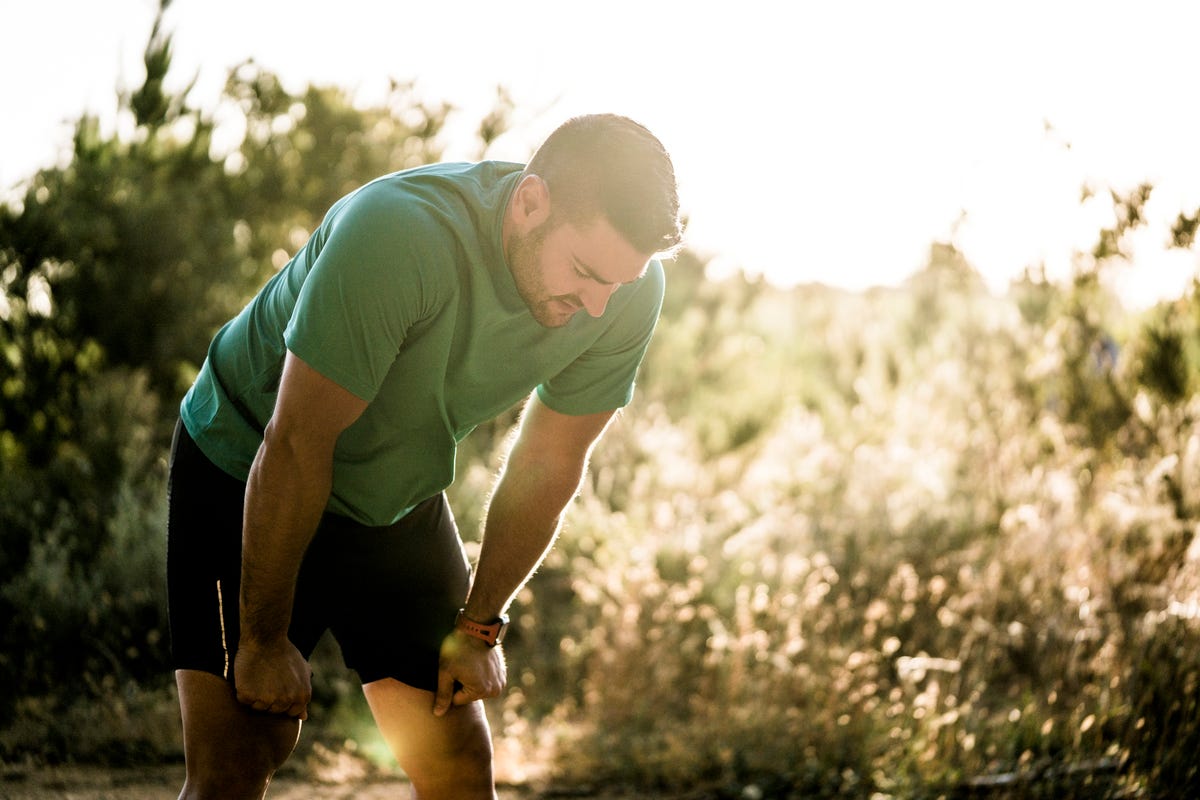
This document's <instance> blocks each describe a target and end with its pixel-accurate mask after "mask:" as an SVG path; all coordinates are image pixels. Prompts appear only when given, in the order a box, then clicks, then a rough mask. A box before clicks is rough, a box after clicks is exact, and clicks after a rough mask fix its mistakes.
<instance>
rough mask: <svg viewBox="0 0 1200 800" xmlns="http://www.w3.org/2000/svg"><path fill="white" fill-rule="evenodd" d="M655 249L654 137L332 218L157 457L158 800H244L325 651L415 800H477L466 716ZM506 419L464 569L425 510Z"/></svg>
mask: <svg viewBox="0 0 1200 800" xmlns="http://www.w3.org/2000/svg"><path fill="white" fill-rule="evenodd" d="M680 239H681V230H680V222H679V203H678V197H677V193H676V187H675V176H674V170H673V167H672V164H671V160H670V157H669V156H668V154H667V153H666V151H665V150H664V149H663V147H662V145H661V144H660V143H659V141H658V140H657V139H656V138H655V137H654V136H653V135H652V134H651V133H650V132H649V131H647V130H646V129H645V128H643V127H642V126H641V125H638V124H637V123H635V122H633V121H631V120H629V119H627V118H624V117H619V116H615V115H594V116H586V117H579V118H576V119H573V120H571V121H569V122H567V123H566V124H564V125H563V126H562V127H560V128H559V129H558V130H557V131H555V132H554V133H553V134H552V135H551V136H550V137H549V138H548V139H547V140H546V141H545V143H544V144H543V145H542V146H541V147H540V148H539V149H538V151H537V153H536V154H535V155H534V157H533V159H532V160H531V161H530V163H529V164H528V165H527V166H525V167H524V168H522V167H521V165H517V164H508V163H499V162H483V163H480V164H442V165H435V166H430V167H423V168H419V169H415V170H409V171H405V172H400V173H396V174H393V175H389V176H385V177H383V178H380V179H378V180H376V181H373V182H371V183H369V184H367V185H366V186H364V187H362V188H360V189H359V190H357V191H355V192H353V193H351V194H350V195H348V196H346V197H344V198H343V199H341V200H340V201H338V202H337V203H336V204H334V206H333V207H332V208H331V209H330V211H329V213H328V214H327V215H326V217H325V219H324V221H323V222H322V224H321V225H320V227H319V228H318V229H317V230H316V231H315V232H314V233H313V235H312V237H311V238H310V240H309V241H308V243H307V244H306V245H305V246H304V248H303V249H301V250H300V252H298V253H297V254H296V256H295V257H294V258H293V259H292V260H291V262H289V264H288V265H287V266H286V267H285V268H284V269H283V270H281V271H280V272H279V273H278V274H276V275H275V276H274V277H273V278H272V279H271V280H270V281H269V282H268V283H267V284H266V285H265V286H264V288H263V289H262V290H261V291H260V293H259V294H258V295H257V296H256V297H255V298H254V300H253V301H252V302H251V303H250V304H249V305H247V307H246V308H245V309H243V311H242V312H241V313H240V314H239V315H238V316H237V317H235V318H234V319H233V320H231V321H230V322H229V323H228V324H227V325H226V326H225V327H224V328H222V329H221V331H220V332H219V333H218V334H217V336H216V337H215V338H214V340H213V342H212V344H211V346H210V348H209V353H208V358H207V359H206V360H205V363H204V365H203V367H202V369H201V371H200V374H199V376H198V378H197V379H196V382H195V384H194V385H193V386H192V388H191V390H190V391H189V392H188V394H187V396H186V397H185V399H184V401H183V404H182V407H181V424H180V425H179V426H178V427H177V429H176V441H175V443H174V445H173V447H172V458H171V462H172V463H171V485H170V490H169V491H170V498H171V503H170V519H169V524H168V578H169V595H170V605H171V634H172V647H173V653H174V659H175V666H176V668H177V672H176V680H177V684H178V687H179V699H180V706H181V710H182V715H183V727H184V748H185V754H186V760H187V778H186V783H185V785H184V788H183V792H182V794H181V797H188V798H192V797H197V798H198V797H222V798H236V797H262V796H263V794H264V793H265V791H266V787H267V784H268V782H269V781H270V779H271V776H272V775H273V773H274V771H275V770H276V769H277V768H278V766H279V765H280V764H282V763H283V761H284V760H285V759H286V758H287V757H288V755H290V753H291V751H292V750H293V748H294V747H295V744H296V741H297V739H298V736H299V730H300V725H301V720H303V719H305V718H306V716H307V704H308V702H309V699H310V697H311V686H310V677H311V673H310V670H309V666H308V663H307V658H308V656H309V655H310V653H311V651H312V649H313V647H314V646H315V644H316V642H317V639H318V638H319V637H320V636H321V635H322V634H323V632H324V631H325V630H327V629H328V630H331V631H332V633H333V635H334V636H335V637H336V639H337V641H338V643H339V645H340V647H341V650H342V654H343V657H344V658H345V660H346V663H347V665H348V666H350V667H351V668H353V669H355V670H356V671H357V672H358V674H359V677H360V678H361V680H362V681H363V690H364V693H365V695H366V698H367V701H368V704H369V706H370V708H371V711H372V713H373V714H374V716H375V720H376V722H377V724H378V725H379V727H380V729H381V731H382V733H383V735H384V737H385V738H386V739H387V741H388V743H389V744H390V746H391V748H392V750H393V752H394V753H395V756H396V758H397V760H398V761H399V763H400V765H401V767H402V768H403V769H404V770H405V772H406V773H407V774H408V776H409V777H410V778H411V780H412V783H413V789H414V793H415V794H416V796H418V797H420V798H422V800H437V799H438V798H455V800H464V799H465V798H494V797H495V789H494V786H493V779H492V750H491V736H490V732H489V730H488V727H487V722H486V719H485V716H484V712H483V708H482V703H481V702H479V701H480V700H482V699H484V698H488V697H495V696H496V695H498V694H499V693H500V692H501V690H502V689H503V688H504V684H505V666H504V660H503V656H502V653H501V649H500V647H499V646H498V645H499V641H500V638H501V637H502V635H503V631H504V628H505V627H506V626H507V620H506V619H505V617H504V611H505V609H506V608H507V606H508V604H509V602H510V601H511V599H512V598H513V596H514V595H515V594H516V592H517V591H518V589H519V588H520V587H521V586H522V585H523V584H524V582H525V581H526V580H528V578H529V576H530V574H532V572H533V571H534V570H535V569H536V567H537V565H538V564H539V563H540V562H541V560H542V557H543V556H544V554H545V552H546V551H547V549H548V548H549V547H550V545H551V543H552V541H553V539H554V537H555V535H556V532H557V529H558V524H559V519H560V517H561V514H562V512H563V509H564V508H565V506H566V504H567V503H568V502H569V500H570V499H571V497H572V496H573V495H574V493H575V492H576V491H577V489H578V486H579V483H580V481H581V480H582V476H583V473H584V470H585V468H586V463H587V458H588V453H589V452H590V450H591V448H592V446H593V444H594V443H595V442H596V441H597V439H598V438H599V437H600V435H601V433H602V432H603V431H604V429H605V427H606V426H607V424H608V422H609V420H610V419H611V418H612V416H613V414H614V413H615V411H616V410H617V409H619V408H621V407H623V406H624V405H626V404H627V403H628V402H629V400H630V399H631V396H632V391H633V381H634V376H635V373H636V371H637V368H638V365H639V364H640V361H641V359H642V356H643V354H644V353H645V349H646V346H647V344H648V342H649V339H650V335H651V333H652V331H653V328H654V325H655V322H656V320H657V317H658V311H659V308H660V306H661V302H662V295H663V273H662V267H661V265H660V264H659V262H658V261H656V260H654V259H653V256H654V255H655V254H656V253H664V252H669V251H671V250H673V249H674V248H676V247H678V245H679V242H680ZM580 312H583V313H580ZM533 389H536V391H534V392H533V394H532V395H530V392H531V390H533ZM526 397H528V398H529V400H528V402H527V404H526V406H525V408H524V411H523V413H522V416H521V423H520V430H519V434H518V436H517V438H516V439H515V441H514V444H513V446H512V449H511V452H510V453H509V456H508V459H507V462H506V465H505V469H504V471H503V473H502V475H501V477H500V479H499V481H498V483H497V485H496V488H495V491H494V493H493V496H492V499H491V501H490V502H489V507H488V513H487V521H486V524H485V527H484V538H483V544H482V549H481V552H480V555H479V561H478V564H477V565H476V567H475V571H474V574H473V575H472V574H471V571H470V568H469V565H468V564H467V563H466V559H465V556H464V552H463V547H462V543H461V540H460V538H459V536H458V532H457V529H456V527H455V524H454V519H453V516H452V515H451V512H450V510H449V508H448V507H447V506H446V502H445V499H444V496H443V494H442V490H443V489H444V488H445V487H446V486H447V485H448V484H449V483H450V481H451V479H452V477H453V474H454V451H455V445H456V444H457V442H458V441H460V440H461V439H462V438H463V437H465V436H466V435H467V434H468V433H469V432H470V431H471V430H472V429H473V428H474V427H475V426H476V425H477V424H478V423H480V422H482V421H484V420H487V419H490V418H492V417H494V416H496V415H497V414H499V413H501V412H503V411H505V410H506V409H508V408H511V407H512V406H514V405H515V404H517V403H519V402H520V401H521V400H523V399H525V398H526Z"/></svg>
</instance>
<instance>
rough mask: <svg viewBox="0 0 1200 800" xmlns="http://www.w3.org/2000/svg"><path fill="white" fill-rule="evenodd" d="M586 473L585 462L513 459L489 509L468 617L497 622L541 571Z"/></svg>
mask: <svg viewBox="0 0 1200 800" xmlns="http://www.w3.org/2000/svg"><path fill="white" fill-rule="evenodd" d="M514 455H516V454H514ZM583 470H584V464H583V462H582V461H580V462H578V463H575V462H569V463H566V464H559V465H557V466H552V465H547V464H545V463H544V462H537V461H532V462H527V461H524V460H521V459H518V460H516V461H515V462H514V461H513V460H511V459H510V463H509V465H508V466H507V467H506V469H505V471H504V474H503V475H502V476H501V478H500V482H499V483H498V484H497V486H496V490H495V492H494V493H493V495H492V499H491V502H490V504H489V506H488V512H487V522H486V524H485V526H484V535H483V546H482V548H481V550H480V553H479V563H478V565H477V568H476V571H475V577H474V580H473V581H472V585H471V591H470V594H469V596H468V598H467V602H466V606H465V610H466V613H467V616H469V617H471V618H472V619H477V620H480V621H485V620H490V619H494V618H495V617H496V616H498V615H499V614H500V613H502V612H503V610H504V609H505V608H506V607H507V606H508V604H509V602H511V600H512V598H513V597H514V596H515V595H516V593H517V592H518V591H519V590H520V588H521V587H522V586H524V585H525V582H526V581H527V580H529V577H530V576H531V575H532V574H533V573H534V572H535V571H536V570H537V568H538V566H539V565H540V564H541V562H542V560H543V559H544V558H545V556H546V553H547V552H548V551H549V549H550V546H551V545H552V544H553V543H554V539H555V537H556V536H557V534H558V529H559V523H560V520H561V518H562V512H563V509H564V508H566V506H567V503H569V502H570V500H571V498H572V497H573V496H574V494H575V492H576V491H577V490H578V488H579V483H580V480H581V479H582V476H583Z"/></svg>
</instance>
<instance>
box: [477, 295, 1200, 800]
mask: <svg viewBox="0 0 1200 800" xmlns="http://www.w3.org/2000/svg"><path fill="white" fill-rule="evenodd" d="M919 289H920V287H919V286H915V287H910V289H909V291H906V292H895V293H882V292H881V293H877V294H875V295H866V296H847V297H843V298H841V300H840V302H839V303H838V304H837V305H836V307H835V311H834V312H833V313H829V312H828V311H827V310H822V309H818V308H813V307H810V306H806V305H805V302H806V299H807V298H806V297H805V296H804V293H803V292H792V293H786V294H785V293H778V292H775V291H773V290H768V289H765V288H763V287H758V289H754V288H753V287H752V286H751V287H749V288H748V287H747V285H746V284H744V283H741V284H738V283H736V282H735V283H734V284H731V285H728V286H724V287H713V288H711V289H709V291H711V294H710V295H708V297H707V299H706V298H705V297H704V296H699V297H696V298H693V300H694V303H695V305H694V306H692V307H691V308H686V309H683V310H682V312H681V313H680V314H679V315H678V316H676V317H675V318H673V319H670V320H669V321H668V322H667V323H666V325H665V330H664V331H663V333H664V335H663V336H662V337H661V339H660V340H659V343H658V344H657V345H656V347H657V349H656V350H655V351H654V353H653V354H652V357H651V359H652V360H651V361H650V363H649V364H648V367H647V370H646V373H645V381H644V383H645V385H643V392H642V395H641V399H640V401H639V403H638V404H637V406H636V407H635V408H634V409H631V410H630V411H629V413H628V414H626V415H625V416H623V417H622V418H621V420H620V422H619V424H618V425H616V426H615V427H614V429H613V430H612V431H610V433H609V435H608V437H607V438H606V441H605V443H604V444H603V446H602V448H601V449H600V451H599V452H598V453H597V454H596V456H595V458H594V461H593V465H592V470H591V476H590V481H589V483H588V485H587V486H586V487H585V490H584V492H583V493H582V495H581V497H580V498H579V500H578V502H577V504H576V506H575V507H574V508H573V509H572V511H571V513H570V518H569V523H568V526H567V530H566V532H565V533H564V536H563V538H562V539H561V541H560V544H559V546H558V547H557V549H556V550H555V551H554V552H553V553H552V554H551V556H550V558H549V560H548V561H547V563H546V565H545V567H544V568H543V570H542V572H541V574H540V575H539V576H538V577H537V578H535V580H534V583H533V585H532V587H531V589H530V590H528V591H526V592H525V593H523V594H522V596H521V598H520V601H519V603H518V606H517V608H516V613H515V619H516V625H515V635H514V636H513V638H512V639H511V643H510V645H509V656H510V662H511V666H512V672H513V676H512V678H513V684H514V688H513V689H512V691H511V693H510V694H509V696H508V698H507V700H506V701H505V702H504V705H503V709H502V710H501V713H500V717H501V720H502V722H501V726H500V727H501V729H502V731H501V735H502V738H503V737H506V736H507V737H513V738H515V739H517V740H519V741H520V742H521V748H524V749H525V750H526V751H527V752H543V751H544V750H545V749H547V748H549V749H550V750H551V751H553V752H555V753H557V754H558V758H557V761H556V763H555V765H554V771H553V775H554V778H555V779H556V780H557V781H560V782H567V783H576V784H586V785H591V786H603V785H608V784H612V783H616V784H621V785H627V786H634V787H642V788H644V789H663V788H669V789H683V788H686V787H693V788H694V787H696V786H707V787H709V788H710V790H711V791H712V792H715V793H716V794H715V795H714V796H731V797H751V796H753V797H806V798H807V797H876V798H885V797H957V796H989V797H997V796H1005V797H1026V796H1028V797H1079V798H1084V797H1087V798H1093V797H1117V796H1126V797H1133V796H1138V797H1182V796H1188V794H1187V793H1188V792H1192V791H1194V790H1196V789H1197V788H1200V771H1198V769H1197V767H1196V766H1195V762H1194V755H1195V753H1196V752H1197V751H1198V750H1197V745H1200V708H1198V702H1200V701H1198V697H1200V696H1198V695H1197V691H1196V690H1197V681H1198V680H1200V647H1198V645H1200V543H1196V544H1193V540H1194V538H1195V533H1196V530H1197V511H1198V510H1200V428H1198V427H1197V424H1196V420H1197V419H1198V418H1200V402H1198V401H1197V400H1195V399H1194V398H1191V397H1182V398H1179V399H1178V402H1165V401H1164V400H1163V399H1162V398H1161V397H1160V396H1159V395H1156V394H1155V393H1154V392H1153V391H1151V390H1148V389H1147V388H1145V386H1143V385H1142V384H1140V383H1139V382H1138V381H1137V379H1136V374H1137V373H1138V370H1139V369H1141V368H1142V366H1144V362H1143V361H1142V360H1140V359H1142V356H1139V355H1138V353H1139V347H1141V344H1140V343H1139V342H1138V341H1134V340H1133V339H1131V340H1130V341H1127V342H1125V343H1124V344H1125V345H1126V349H1125V350H1124V351H1123V352H1122V354H1121V357H1120V358H1119V359H1118V360H1117V361H1116V362H1115V363H1110V362H1107V361H1104V360H1102V359H1098V358H1096V357H1095V350H1094V348H1093V347H1092V344H1093V342H1092V339H1091V338H1090V337H1092V336H1094V335H1096V334H1097V332H1098V331H1101V330H1102V329H1101V328H1100V327H1098V326H1091V327H1090V326H1089V325H1087V324H1085V322H1086V319H1084V318H1081V317H1078V316H1073V315H1072V314H1071V313H1070V312H1069V309H1070V304H1069V302H1067V301H1069V300H1070V299H1071V296H1070V295H1069V294H1068V293H1064V295H1063V297H1062V298H1060V304H1059V306H1058V307H1059V308H1061V309H1066V310H1064V311H1062V312H1061V313H1060V314H1054V313H1052V314H1050V315H1049V317H1048V318H1047V319H1045V320H1043V321H1041V322H1038V321H1034V322H1031V321H1030V320H1028V319H1025V318H1023V317H1022V316H1021V315H1020V313H1019V312H1018V308H1017V306H1016V304H1015V303H1014V302H1012V300H1011V298H1006V299H1002V300H1000V299H995V298H989V297H987V296H986V295H984V294H982V293H978V292H973V291H960V292H958V293H957V294H953V295H950V296H946V295H945V294H944V293H943V294H942V295H940V299H941V301H942V305H941V306H940V308H939V311H938V314H936V315H933V318H930V315H929V308H930V306H929V297H928V296H926V297H924V298H922V297H921V293H920V291H919ZM701 291H703V290H701ZM1064 292H1069V290H1064ZM739 293H741V296H742V301H741V302H742V305H743V306H744V307H743V308H742V309H741V310H740V313H739V315H738V317H737V320H738V322H737V324H736V325H734V324H733V323H732V322H728V323H727V322H726V321H724V320H723V319H722V318H721V316H720V309H721V308H728V307H729V304H730V297H734V298H736V297H738V296H739ZM748 295H750V297H749V299H746V297H747V296H748ZM826 299H828V296H826ZM935 299H937V298H935ZM706 303H707V304H706ZM735 305H736V302H735ZM713 309H716V311H717V313H716V314H715V315H711V316H710V315H707V314H706V312H708V311H710V310H713ZM816 318H820V322H821V324H816ZM1132 329H1133V330H1134V331H1135V334H1134V336H1136V335H1137V334H1136V330H1137V328H1136V325H1135V326H1133V327H1132ZM1193 335H1194V334H1193ZM822 351H823V352H825V353H826V354H827V357H826V358H824V359H822V358H819V357H818V353H820V352H822ZM697 372H699V373H700V374H702V375H705V376H706V378H705V379H704V380H692V381H686V380H684V378H685V376H687V375H695V374H696V373H697ZM480 477H481V478H482V473H481V474H480ZM469 483H470V482H469V481H468V484H469ZM530 720H534V723H533V724H530ZM521 748H513V751H514V752H516V751H518V750H520V749H521Z"/></svg>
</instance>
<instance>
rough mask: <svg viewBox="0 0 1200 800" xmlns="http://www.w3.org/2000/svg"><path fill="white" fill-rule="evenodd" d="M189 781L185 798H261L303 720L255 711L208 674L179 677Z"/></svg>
mask: <svg viewBox="0 0 1200 800" xmlns="http://www.w3.org/2000/svg"><path fill="white" fill-rule="evenodd" d="M177 680H178V683H179V690H180V691H179V699H180V706H181V710H182V712H183V747H184V758H185V762H186V769H187V778H186V784H185V786H184V790H183V793H182V794H181V795H180V797H183V798H208V797H221V798H240V797H247V798H260V797H262V796H263V793H264V792H265V791H266V787H267V784H268V783H269V782H270V780H271V777H272V776H273V775H274V774H275V771H276V770H277V769H278V768H279V767H280V766H281V765H282V764H283V763H284V762H285V761H286V760H287V758H288V756H290V755H291V753H292V750H293V749H294V748H295V746H296V742H297V740H298V739H299V736H300V721H299V720H296V719H291V718H288V717H282V716H279V715H274V714H263V713H260V712H256V711H252V710H250V709H248V708H246V707H245V706H243V705H241V704H240V703H238V702H237V699H236V698H235V697H234V696H233V691H232V688H231V687H229V685H228V684H227V683H225V682H224V681H223V680H222V679H220V678H218V677H216V676H212V675H208V674H206V673H196V672H184V671H181V672H180V673H178V676H177Z"/></svg>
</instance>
